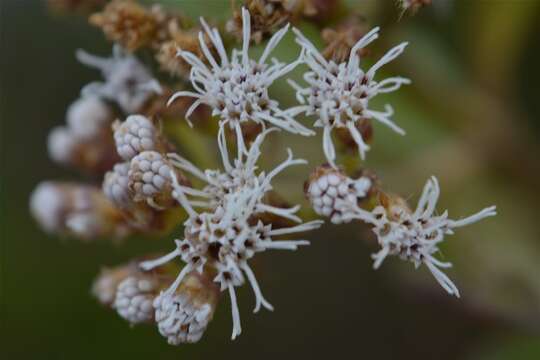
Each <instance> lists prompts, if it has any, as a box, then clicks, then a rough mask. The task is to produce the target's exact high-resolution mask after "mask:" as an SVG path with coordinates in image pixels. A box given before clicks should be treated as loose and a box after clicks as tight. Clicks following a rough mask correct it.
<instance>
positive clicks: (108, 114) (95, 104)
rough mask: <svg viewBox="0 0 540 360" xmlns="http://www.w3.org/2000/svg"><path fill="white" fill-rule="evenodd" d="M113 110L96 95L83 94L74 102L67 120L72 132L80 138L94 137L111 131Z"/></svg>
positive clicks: (68, 112)
mask: <svg viewBox="0 0 540 360" xmlns="http://www.w3.org/2000/svg"><path fill="white" fill-rule="evenodd" d="M112 119H113V112H112V110H111V109H110V107H109V106H108V105H107V104H106V103H105V102H104V101H103V100H101V99H99V98H98V97H96V96H83V97H81V98H79V99H78V100H76V101H75V102H74V103H72V104H71V105H70V106H69V108H68V111H67V117H66V121H67V124H68V126H69V129H70V130H71V132H72V134H73V135H74V136H75V137H77V138H79V139H94V138H96V137H99V136H100V135H101V133H102V132H103V131H105V132H107V133H108V132H110V130H109V129H110V128H109V127H110V124H111V122H112Z"/></svg>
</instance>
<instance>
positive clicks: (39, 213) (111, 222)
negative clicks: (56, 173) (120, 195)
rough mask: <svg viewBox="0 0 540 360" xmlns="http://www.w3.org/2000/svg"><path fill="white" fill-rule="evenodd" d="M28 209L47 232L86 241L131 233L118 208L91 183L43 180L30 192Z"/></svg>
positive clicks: (119, 236)
mask: <svg viewBox="0 0 540 360" xmlns="http://www.w3.org/2000/svg"><path fill="white" fill-rule="evenodd" d="M30 210H31V212H32V214H33V215H34V217H35V219H36V220H37V222H38V223H39V224H40V225H41V226H42V227H43V228H44V229H45V230H46V231H47V232H50V233H55V234H60V235H70V236H75V237H79V238H81V239H84V240H89V239H93V238H97V237H103V236H113V237H118V238H121V237H125V236H127V235H128V234H129V233H130V232H131V229H130V227H129V226H128V225H127V224H126V222H125V219H124V216H123V214H122V213H121V211H120V210H118V209H117V208H116V207H114V205H113V204H112V203H111V202H110V201H109V200H108V199H107V198H106V197H105V195H104V194H103V193H102V192H101V191H100V189H98V188H94V187H92V186H84V185H78V184H70V183H55V182H43V183H41V184H39V185H38V186H37V188H36V189H35V190H34V192H33V193H32V196H31V199H30Z"/></svg>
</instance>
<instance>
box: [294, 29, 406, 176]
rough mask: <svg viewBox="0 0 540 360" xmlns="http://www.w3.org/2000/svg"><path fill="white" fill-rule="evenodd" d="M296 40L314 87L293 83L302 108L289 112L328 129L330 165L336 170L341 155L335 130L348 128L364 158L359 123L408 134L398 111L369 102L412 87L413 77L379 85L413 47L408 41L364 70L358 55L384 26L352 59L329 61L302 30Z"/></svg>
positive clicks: (326, 147)
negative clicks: (386, 69)
mask: <svg viewBox="0 0 540 360" xmlns="http://www.w3.org/2000/svg"><path fill="white" fill-rule="evenodd" d="M293 30H294V32H295V33H296V36H297V39H296V41H297V42H298V43H299V44H300V45H301V46H302V48H303V49H304V51H305V63H306V64H307V66H308V67H309V69H310V71H309V72H307V73H306V74H305V75H304V80H305V81H306V83H307V84H308V86H307V87H305V88H302V87H301V86H300V85H298V84H296V83H295V82H293V81H289V83H290V84H291V86H293V87H294V88H295V90H296V97H297V99H298V101H299V102H300V103H301V105H300V106H297V107H295V108H292V109H290V110H289V114H290V115H291V116H295V115H298V114H300V113H305V114H306V115H309V116H315V117H316V118H317V120H316V121H315V123H314V126H315V127H322V128H323V129H324V130H323V150H324V154H325V156H326V159H327V161H328V162H329V163H330V164H331V165H332V166H334V167H335V162H334V161H335V159H336V151H335V148H334V144H333V142H332V138H331V133H332V130H333V129H335V128H345V129H347V130H348V131H349V132H350V134H351V136H352V138H353V139H354V141H355V143H356V145H357V146H358V151H359V153H360V156H361V157H362V158H364V157H365V153H366V151H368V150H369V145H368V144H367V143H366V141H365V139H363V138H362V134H361V132H360V131H359V130H358V128H357V123H359V122H361V121H362V120H365V119H374V120H376V121H378V122H380V123H382V124H384V125H386V126H388V127H389V128H391V129H392V130H394V131H395V132H397V133H398V134H401V135H403V134H405V132H404V131H403V129H401V128H400V127H399V126H397V125H396V124H395V123H394V122H393V121H392V120H391V116H392V115H393V114H394V111H393V109H392V107H391V106H390V105H387V106H386V109H385V111H375V110H372V109H370V107H369V102H370V100H371V99H372V98H374V97H375V96H377V95H378V94H384V93H389V92H392V91H395V90H397V89H399V88H400V86H401V85H403V84H409V83H410V81H409V80H408V79H405V78H402V77H391V78H387V79H384V80H382V81H376V80H375V75H376V72H377V71H378V70H379V69H380V68H381V67H382V66H383V65H385V64H387V63H389V62H390V61H392V60H394V59H395V58H396V57H398V56H399V55H400V54H401V53H402V52H403V50H404V49H405V47H406V46H407V43H402V44H400V45H398V46H396V47H394V48H392V49H391V50H390V51H388V52H387V53H386V54H385V55H384V56H383V57H382V58H381V59H380V60H379V61H377V62H376V63H375V64H374V65H373V66H372V67H371V68H369V69H368V70H366V71H364V70H362V69H361V68H360V67H359V65H360V57H359V56H358V51H360V50H361V49H363V48H364V47H365V46H367V45H368V44H369V43H371V42H372V41H374V40H375V39H377V38H378V36H379V34H378V32H379V28H375V29H373V30H371V31H370V32H369V33H367V34H366V35H365V36H364V37H362V38H361V39H360V40H359V41H358V42H357V43H356V44H355V45H354V46H353V47H352V49H351V51H350V54H349V58H348V60H347V61H344V62H341V63H339V64H338V63H335V62H334V61H333V60H327V59H325V58H324V56H323V55H321V53H320V52H319V51H318V50H317V49H316V47H315V46H314V45H313V44H312V43H311V42H310V41H309V40H308V39H307V38H306V37H305V36H304V35H302V33H301V32H300V31H299V30H298V29H293Z"/></svg>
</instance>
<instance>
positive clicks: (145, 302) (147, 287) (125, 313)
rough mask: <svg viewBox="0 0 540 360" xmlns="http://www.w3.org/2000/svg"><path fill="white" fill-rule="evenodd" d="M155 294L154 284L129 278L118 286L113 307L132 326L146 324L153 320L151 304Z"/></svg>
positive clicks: (146, 280)
mask: <svg viewBox="0 0 540 360" xmlns="http://www.w3.org/2000/svg"><path fill="white" fill-rule="evenodd" d="M156 292H157V284H156V282H154V281H152V280H151V279H149V278H138V277H135V276H130V277H128V278H126V279H125V280H124V281H122V282H121V283H120V284H119V285H118V289H117V291H116V298H115V300H114V304H113V307H114V308H115V309H116V311H117V312H118V314H119V315H120V316H121V317H123V318H124V319H126V320H127V321H129V322H130V323H132V324H138V323H142V322H148V321H150V320H152V319H153V318H154V308H153V306H152V303H153V301H154V299H155V297H156V295H157V294H156Z"/></svg>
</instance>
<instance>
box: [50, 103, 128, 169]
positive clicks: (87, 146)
mask: <svg viewBox="0 0 540 360" xmlns="http://www.w3.org/2000/svg"><path fill="white" fill-rule="evenodd" d="M113 119H114V112H113V110H112V109H111V107H110V106H109V105H108V104H107V103H106V102H104V101H103V100H101V99H100V98H98V97H96V96H82V97H80V98H79V99H78V100H76V101H75V102H74V103H73V104H72V105H71V106H70V107H69V109H68V111H67V116H66V123H67V124H66V125H65V126H58V127H56V128H54V129H52V131H51V132H50V133H49V139H48V151H49V156H50V157H51V159H53V160H54V161H55V162H57V163H59V164H62V165H68V166H72V167H75V168H77V169H80V170H82V171H84V172H90V173H98V174H99V173H103V172H104V171H106V170H107V169H109V168H110V167H111V166H112V164H114V163H115V162H116V161H118V156H117V154H116V152H115V150H114V142H113V139H112V136H111V131H110V127H111V123H112V121H113Z"/></svg>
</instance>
